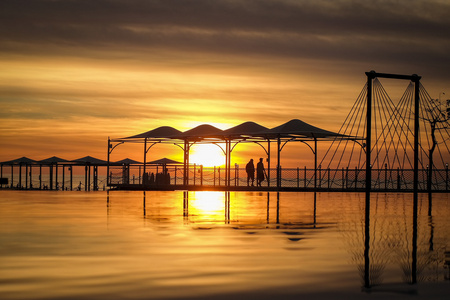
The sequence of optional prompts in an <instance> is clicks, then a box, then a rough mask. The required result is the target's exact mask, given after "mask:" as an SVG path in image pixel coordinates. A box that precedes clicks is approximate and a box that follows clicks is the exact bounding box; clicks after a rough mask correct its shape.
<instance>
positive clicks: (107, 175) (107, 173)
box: [70, 136, 112, 190]
mask: <svg viewBox="0 0 450 300" xmlns="http://www.w3.org/2000/svg"><path fill="white" fill-rule="evenodd" d="M111 148H112V145H111V139H110V138H109V136H108V164H107V165H106V185H107V186H109V184H110V182H111V181H110V178H109V159H110V155H111V150H110V149H111ZM70 190H72V186H71V187H70Z"/></svg>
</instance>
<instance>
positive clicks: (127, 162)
mask: <svg viewBox="0 0 450 300" xmlns="http://www.w3.org/2000/svg"><path fill="white" fill-rule="evenodd" d="M115 163H116V164H125V165H138V164H142V163H141V162H139V161H137V160H133V159H130V158H125V159H122V160H119V161H116V162H115Z"/></svg>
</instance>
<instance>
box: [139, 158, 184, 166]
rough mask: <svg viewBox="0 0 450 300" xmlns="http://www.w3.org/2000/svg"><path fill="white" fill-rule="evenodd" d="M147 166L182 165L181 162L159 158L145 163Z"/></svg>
mask: <svg viewBox="0 0 450 300" xmlns="http://www.w3.org/2000/svg"><path fill="white" fill-rule="evenodd" d="M147 164H149V165H182V164H183V163H182V162H179V161H175V160H172V159H169V158H165V157H164V158H161V159H157V160H154V161H151V162H149V163H147Z"/></svg>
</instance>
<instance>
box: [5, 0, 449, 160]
mask: <svg viewBox="0 0 450 300" xmlns="http://www.w3.org/2000/svg"><path fill="white" fill-rule="evenodd" d="M449 16H450V1H447V0H423V1H422V0H409V1H406V0H405V1H402V0H373V1H350V0H337V1H336V0H334V1H320V0H314V1H312V0H311V1H306V0H260V1H250V0H249V1H241V0H228V1H226V0H215V1H212V0H184V1H168V0H161V1H151V0H147V1H145V0H95V1H94V0H61V1H58V0H51V1H50V0H34V1H26V0H2V1H0V161H5V160H9V159H14V158H17V157H20V156H28V157H31V158H34V159H44V158H47V157H49V156H53V155H56V156H59V157H63V158H67V159H75V158H79V157H82V156H85V155H92V156H96V157H99V158H106V143H107V138H108V136H110V137H112V138H117V137H123V136H129V135H134V134H137V133H141V132H144V131H147V130H150V129H153V128H156V127H159V126H163V125H170V126H173V127H175V128H177V129H179V130H182V131H183V130H187V129H190V128H192V127H194V126H196V125H199V124H203V123H208V124H211V125H215V126H217V127H219V128H222V129H226V128H229V127H231V126H234V125H238V124H240V123H242V122H245V121H255V122H258V123H260V124H262V125H264V126H266V127H269V128H270V127H275V126H278V125H280V124H282V123H284V122H286V121H289V120H291V119H294V118H296V119H301V120H303V121H305V122H308V123H310V124H312V125H315V126H317V127H321V128H324V129H328V130H338V129H339V127H340V125H341V124H342V122H343V121H344V119H345V117H346V115H347V113H348V112H349V111H350V108H351V106H352V104H353V102H354V101H355V100H356V97H357V96H358V94H359V92H360V91H361V89H362V88H363V86H364V84H365V81H366V77H365V74H364V72H366V71H370V70H376V71H377V72H384V73H396V74H406V75H410V74H414V73H415V74H419V75H421V76H422V84H423V85H424V86H425V88H426V89H427V91H428V92H429V93H430V95H431V96H432V97H435V98H437V97H439V94H440V93H442V92H446V93H447V94H448V95H450V55H449V53H450V33H449V32H450V17H449ZM382 82H383V81H382ZM383 83H384V82H383ZM406 85H407V83H406V82H392V81H388V82H386V83H385V87H386V89H387V90H388V92H389V93H390V95H391V97H392V98H393V100H394V99H395V97H398V96H399V95H401V94H402V93H403V91H404V89H405V88H406ZM441 96H442V98H443V97H445V96H444V95H442V94H441ZM124 156H127V157H132V158H133V157H134V158H140V156H141V154H140V153H139V154H137V155H135V154H133V153H125V154H124ZM122 158H124V157H117V159H122Z"/></svg>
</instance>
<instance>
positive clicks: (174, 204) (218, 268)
mask: <svg viewBox="0 0 450 300" xmlns="http://www.w3.org/2000/svg"><path fill="white" fill-rule="evenodd" d="M414 203H415V201H414V195H413V194H410V193H372V194H371V195H370V199H366V195H365V194H364V193H328V192H320V193H313V192H223V191H214V192H211V191H195V192H194V191H182V190H180V191H113V190H110V191H84V190H81V191H61V190H60V191H50V190H47V191H44V190H10V189H0V299H4V300H7V299H22V300H23V299H33V300H34V299H312V298H314V299H414V300H415V299H444V298H446V297H448V295H450V269H449V267H450V218H449V214H450V194H449V193H436V194H432V195H428V194H419V195H418V196H417V201H416V204H417V205H414Z"/></svg>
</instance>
